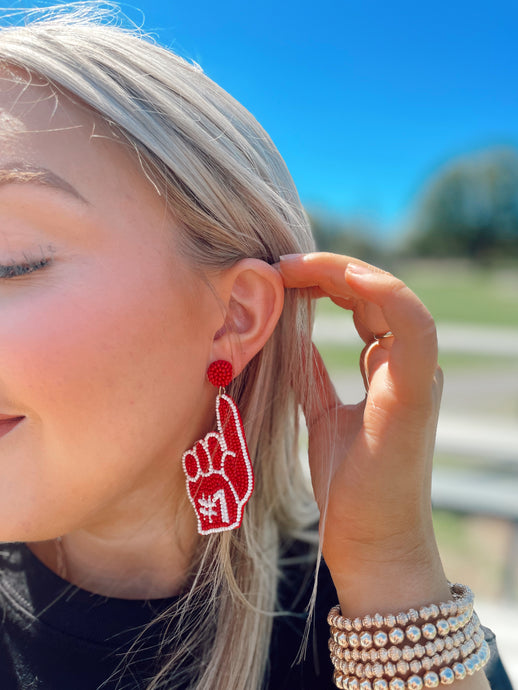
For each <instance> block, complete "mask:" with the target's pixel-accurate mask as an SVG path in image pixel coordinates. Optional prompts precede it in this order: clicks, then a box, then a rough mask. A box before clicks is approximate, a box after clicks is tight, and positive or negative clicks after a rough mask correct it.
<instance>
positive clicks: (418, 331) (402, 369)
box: [345, 264, 437, 393]
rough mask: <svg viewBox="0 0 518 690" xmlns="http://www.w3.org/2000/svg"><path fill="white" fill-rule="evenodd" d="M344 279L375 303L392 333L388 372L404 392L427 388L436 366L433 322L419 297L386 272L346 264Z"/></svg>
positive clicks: (357, 291) (361, 294) (382, 343)
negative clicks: (394, 377) (389, 370)
mask: <svg viewBox="0 0 518 690" xmlns="http://www.w3.org/2000/svg"><path fill="white" fill-rule="evenodd" d="M345 277H346V280H347V282H348V284H349V285H350V287H351V288H352V289H354V291H355V292H356V293H357V294H358V296H361V297H362V298H363V299H365V300H367V301H370V302H373V303H374V304H377V305H378V306H379V307H380V308H381V311H382V312H383V315H384V318H385V319H386V322H387V326H388V330H390V331H391V332H392V333H393V334H394V338H393V339H391V340H392V343H391V344H389V343H384V342H383V341H381V343H380V345H381V347H390V348H391V350H390V369H391V374H392V375H393V376H396V378H397V380H398V382H399V384H400V385H401V386H403V389H405V390H406V391H407V392H414V393H415V392H418V391H419V390H421V391H422V392H425V391H428V384H429V383H430V381H431V379H432V378H433V376H434V375H435V370H436V367H437V333H436V329H435V323H434V321H433V319H432V317H431V315H430V313H429V312H428V310H427V309H426V307H425V306H424V305H423V303H422V302H421V301H420V300H419V298H418V297H417V296H416V295H415V294H414V293H413V292H412V291H411V290H410V289H409V288H408V287H407V286H406V285H405V284H404V283H403V282H401V281H400V280H398V279H397V278H395V277H394V276H392V275H391V274H389V273H385V272H384V271H380V270H372V269H370V268H368V267H366V266H365V265H363V266H355V265H354V264H349V266H348V269H347V271H346V275H345Z"/></svg>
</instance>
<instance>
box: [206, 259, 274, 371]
mask: <svg viewBox="0 0 518 690" xmlns="http://www.w3.org/2000/svg"><path fill="white" fill-rule="evenodd" d="M217 283H218V284H217V285H215V287H216V290H217V291H218V293H219V297H220V299H222V301H223V304H224V307H225V321H224V324H223V326H222V327H221V328H219V329H218V331H217V332H216V333H215V334H214V340H213V346H212V352H211V356H212V357H213V359H214V360H216V359H224V360H227V361H230V362H232V366H233V369H234V375H235V376H236V375H237V374H239V373H240V372H241V371H242V370H243V369H244V367H245V366H246V365H247V364H248V362H249V361H250V360H251V359H252V358H253V357H254V356H255V355H256V354H257V353H258V352H259V350H261V348H262V347H263V346H264V345H265V343H266V342H267V340H268V339H269V337H270V336H271V334H272V333H273V330H274V328H275V326H276V325H277V321H278V320H279V317H280V315H281V313H282V308H283V305H284V285H283V282H282V278H281V276H280V275H279V273H278V272H277V271H276V270H275V269H274V268H272V267H271V266H270V265H269V264H267V263H266V262H265V261H260V260H259V259H242V260H241V261H238V262H237V263H236V264H234V266H232V268H230V269H228V270H227V271H225V273H224V274H221V275H220V277H219V279H218V281H217Z"/></svg>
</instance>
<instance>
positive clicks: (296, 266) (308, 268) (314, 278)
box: [278, 252, 388, 342]
mask: <svg viewBox="0 0 518 690" xmlns="http://www.w3.org/2000/svg"><path fill="white" fill-rule="evenodd" d="M353 262H354V263H355V264H359V265H363V266H366V267H369V264H366V263H365V262H363V261H360V260H359V259H353V258H352V257H350V256H341V255H339V254H331V253H328V252H316V253H312V254H294V255H288V256H286V257H281V260H280V262H279V264H278V266H279V270H280V272H281V275H282V277H283V280H284V284H285V286H286V287H293V288H310V290H311V294H312V296H315V297H322V296H326V297H330V298H331V300H332V301H333V302H334V303H335V304H337V305H338V306H340V307H342V308H344V309H350V310H352V311H354V315H355V319H354V320H355V325H356V327H357V329H358V333H359V334H360V337H361V338H362V339H363V340H364V341H365V342H370V341H371V340H372V334H373V333H384V332H385V331H387V330H388V327H387V322H386V319H385V317H384V315H383V313H382V311H381V309H380V308H379V306H378V305H377V304H374V303H372V302H369V301H365V300H364V299H362V298H361V296H359V295H358V294H357V292H356V291H354V290H351V286H350V285H349V284H348V283H347V281H346V280H345V272H346V270H347V266H348V265H349V264H350V263H353ZM370 268H371V269H372V270H375V269H374V267H370Z"/></svg>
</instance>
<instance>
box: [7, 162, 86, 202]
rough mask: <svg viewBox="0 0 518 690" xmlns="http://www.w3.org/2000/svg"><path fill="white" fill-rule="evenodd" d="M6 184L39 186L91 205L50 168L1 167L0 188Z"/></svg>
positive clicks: (17, 165)
mask: <svg viewBox="0 0 518 690" xmlns="http://www.w3.org/2000/svg"><path fill="white" fill-rule="evenodd" d="M5 184H39V185H42V186H44V187H52V188H53V189H59V190H61V191H62V192H65V193H66V194H69V195H71V196H73V197H75V198H76V199H78V200H79V201H81V202H82V203H84V204H88V205H90V202H89V201H87V200H86V199H85V198H84V196H82V195H81V194H80V193H79V192H78V191H77V189H76V188H75V187H73V186H72V185H71V184H70V182H67V181H66V180H64V179H63V178H62V177H60V176H59V175H56V173H54V172H52V170H49V169H48V168H41V167H39V166H36V165H30V164H27V163H7V164H4V165H3V166H1V167H0V186H1V185H5Z"/></svg>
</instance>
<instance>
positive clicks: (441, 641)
mask: <svg viewBox="0 0 518 690" xmlns="http://www.w3.org/2000/svg"><path fill="white" fill-rule="evenodd" d="M331 631H332V632H333V628H332V629H331ZM482 638H483V633H482V631H481V629H480V624H479V621H478V618H477V619H476V625H475V621H472V622H470V623H468V625H467V626H466V627H465V628H464V630H462V631H458V632H456V633H455V634H454V635H452V636H451V637H450V636H447V637H444V638H437V639H436V640H434V641H433V642H427V643H426V646H424V645H421V644H415V645H414V646H410V645H405V646H404V647H402V648H401V647H396V646H392V647H389V648H386V647H382V648H381V649H374V648H372V649H369V650H368V649H362V650H359V649H349V648H344V647H342V646H341V645H340V644H338V643H337V641H336V634H335V635H332V636H331V637H330V638H329V645H328V646H329V651H330V652H331V653H332V654H333V655H334V656H336V657H338V658H339V659H343V660H345V661H361V662H363V663H367V662H372V663H376V662H382V663H387V662H388V661H394V662H398V661H399V660H400V659H403V660H404V661H408V662H410V661H412V660H414V659H421V658H423V657H425V658H426V657H433V656H434V655H435V654H437V653H441V652H443V651H444V650H447V651H450V652H452V651H454V650H457V651H459V655H460V656H462V657H466V656H469V654H471V652H472V651H473V649H474V647H476V646H480V643H481V641H482ZM454 658H455V657H454Z"/></svg>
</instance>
